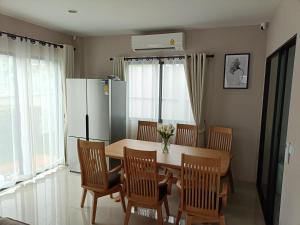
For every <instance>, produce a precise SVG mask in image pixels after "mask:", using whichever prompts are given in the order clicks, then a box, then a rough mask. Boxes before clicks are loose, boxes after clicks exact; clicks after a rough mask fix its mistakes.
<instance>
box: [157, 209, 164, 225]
mask: <svg viewBox="0 0 300 225" xmlns="http://www.w3.org/2000/svg"><path fill="white" fill-rule="evenodd" d="M156 210H157V224H158V225H163V224H164V219H163V215H162V208H161V205H160V206H158V207H157V209H156Z"/></svg>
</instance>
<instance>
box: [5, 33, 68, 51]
mask: <svg viewBox="0 0 300 225" xmlns="http://www.w3.org/2000/svg"><path fill="white" fill-rule="evenodd" d="M2 34H6V35H7V36H8V37H10V38H12V39H13V40H14V39H16V38H17V37H19V38H20V39H21V41H22V39H28V40H30V42H31V43H33V44H34V43H35V42H38V43H39V44H41V45H49V46H50V45H53V46H54V48H57V47H60V48H63V47H64V46H63V45H60V44H55V43H52V42H48V41H42V40H38V39H34V38H31V37H26V36H21V35H17V34H11V33H8V32H4V31H0V36H1V35H2Z"/></svg>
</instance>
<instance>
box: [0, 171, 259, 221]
mask: <svg viewBox="0 0 300 225" xmlns="http://www.w3.org/2000/svg"><path fill="white" fill-rule="evenodd" d="M80 197H81V188H80V175H79V174H74V173H70V172H69V171H68V169H67V168H59V169H57V170H56V171H52V173H48V174H46V175H42V176H40V177H39V178H37V179H34V180H32V181H30V182H26V183H25V184H21V185H19V186H18V187H16V188H11V189H9V190H7V191H4V192H2V193H0V216H3V217H11V218H15V219H18V220H21V221H24V222H27V223H29V224H31V225H87V224H90V214H91V211H90V206H91V198H90V196H87V200H86V203H85V207H84V208H83V209H81V208H80V206H79V205H80ZM169 204H170V211H171V214H172V215H174V216H175V215H176V213H177V209H178V194H177V191H176V189H175V188H174V191H173V193H172V196H170V197H169ZM139 211H140V210H139ZM142 212H144V213H145V211H142ZM146 213H149V211H146ZM224 213H225V216H226V224H227V225H264V222H263V216H262V213H261V209H260V205H259V200H258V196H257V193H256V189H255V185H254V184H249V183H236V193H235V194H233V195H230V196H229V203H228V207H227V208H226V209H225V211H224ZM123 219H124V214H123V212H122V209H121V205H120V203H116V202H114V201H112V200H111V199H110V198H109V197H104V198H101V199H99V200H98V209H97V215H96V224H103V225H120V224H123ZM130 224H131V225H133V224H143V225H151V224H156V222H155V220H154V219H152V218H148V217H145V216H141V215H137V214H134V215H132V216H131V219H130ZM165 224H172V220H170V223H165ZM181 224H182V225H183V224H184V219H183V220H182V222H181Z"/></svg>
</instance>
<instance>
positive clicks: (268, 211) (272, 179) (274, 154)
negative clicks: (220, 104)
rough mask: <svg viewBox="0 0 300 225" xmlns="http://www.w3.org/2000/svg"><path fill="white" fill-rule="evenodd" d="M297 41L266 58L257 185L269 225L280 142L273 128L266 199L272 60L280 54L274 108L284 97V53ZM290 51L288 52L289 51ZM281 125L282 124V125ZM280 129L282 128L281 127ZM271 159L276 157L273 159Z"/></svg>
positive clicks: (290, 41)
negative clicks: (264, 182)
mask: <svg viewBox="0 0 300 225" xmlns="http://www.w3.org/2000/svg"><path fill="white" fill-rule="evenodd" d="M296 42H297V35H295V36H293V37H292V38H291V39H289V40H288V41H287V42H286V43H285V44H283V45H282V46H281V47H279V48H278V49H277V50H275V51H274V52H273V53H272V54H271V55H270V56H268V57H267V60H266V71H265V84H264V95H263V108H262V116H261V132H260V145H259V159H258V170H257V181H256V186H257V190H258V194H259V199H260V203H261V206H262V210H263V214H264V218H265V222H266V224H267V225H273V217H274V202H275V192H276V177H277V162H278V153H279V144H280V142H279V141H278V142H277V143H276V145H275V146H274V139H275V138H279V136H280V134H281V133H280V132H278V133H276V129H273V130H272V135H271V149H273V151H271V154H270V165H269V171H268V172H269V177H268V188H269V189H268V193H269V194H268V196H266V197H267V199H266V201H265V199H264V194H263V190H262V188H261V179H262V173H261V172H262V169H263V160H264V141H265V130H266V119H267V109H268V100H269V99H268V96H269V83H270V76H271V74H270V72H271V62H272V59H273V57H275V56H276V55H277V54H278V57H279V58H278V68H277V75H276V76H277V77H276V93H275V105H274V109H277V107H278V98H279V97H282V96H279V93H278V87H279V85H280V84H279V82H278V81H279V74H280V71H281V69H282V68H281V66H282V60H283V59H282V55H283V54H284V51H285V50H286V49H289V48H290V47H292V46H294V45H296ZM287 53H288V52H287ZM287 61H288V57H287V58H286V59H285V62H284V63H285V64H284V65H285V68H284V70H285V71H284V76H285V77H284V84H283V85H284V87H283V88H284V91H283V93H282V94H283V95H284V93H285V85H286V73H287ZM282 112H283V107H282V108H281V109H280V113H279V115H278V114H277V113H276V110H275V111H274V117H273V122H272V128H274V125H275V122H276V120H277V119H278V116H279V120H280V121H282ZM280 126H281V125H280ZM279 130H280V129H279ZM271 159H274V160H273V161H272V160H271Z"/></svg>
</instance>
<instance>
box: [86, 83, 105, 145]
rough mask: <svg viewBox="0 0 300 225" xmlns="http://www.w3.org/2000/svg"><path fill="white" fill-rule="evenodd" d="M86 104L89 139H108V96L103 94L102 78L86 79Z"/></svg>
mask: <svg viewBox="0 0 300 225" xmlns="http://www.w3.org/2000/svg"><path fill="white" fill-rule="evenodd" d="M87 105H88V115H89V138H90V140H98V141H108V140H109V126H108V119H109V116H108V111H109V110H108V96H107V95H104V81H103V80H100V79H88V80H87Z"/></svg>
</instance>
